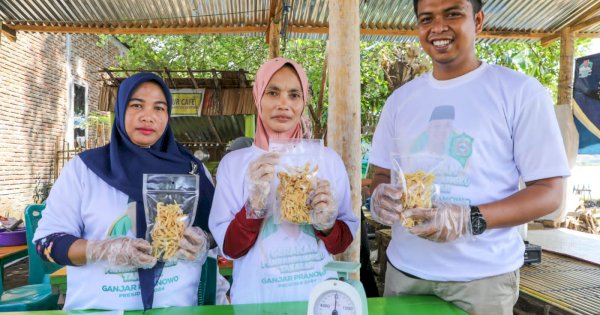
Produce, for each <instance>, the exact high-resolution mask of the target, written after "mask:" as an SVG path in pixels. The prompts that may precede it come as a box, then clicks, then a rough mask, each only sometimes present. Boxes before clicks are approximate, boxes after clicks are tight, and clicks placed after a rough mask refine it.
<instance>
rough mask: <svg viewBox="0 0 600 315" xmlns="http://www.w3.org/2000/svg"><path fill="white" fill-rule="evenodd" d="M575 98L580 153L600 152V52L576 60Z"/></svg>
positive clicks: (574, 106) (574, 112)
mask: <svg viewBox="0 0 600 315" xmlns="http://www.w3.org/2000/svg"><path fill="white" fill-rule="evenodd" d="M573 98H574V100H575V102H574V104H573V114H574V115H575V118H576V121H575V125H576V126H577V131H579V153H580V154H600V54H595V55H591V56H587V57H582V58H578V59H577V60H575V82H574V83H573Z"/></svg>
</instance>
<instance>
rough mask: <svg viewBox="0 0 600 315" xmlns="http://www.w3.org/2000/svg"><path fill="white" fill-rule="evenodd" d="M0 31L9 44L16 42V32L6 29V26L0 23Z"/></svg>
mask: <svg viewBox="0 0 600 315" xmlns="http://www.w3.org/2000/svg"><path fill="white" fill-rule="evenodd" d="M0 25H1V26H0V31H1V33H2V34H3V35H4V36H6V38H8V40H10V41H11V42H16V41H17V31H16V30H15V29H12V28H10V27H8V26H7V25H6V24H4V23H2V22H0Z"/></svg>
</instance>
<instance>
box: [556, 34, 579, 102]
mask: <svg viewBox="0 0 600 315" xmlns="http://www.w3.org/2000/svg"><path fill="white" fill-rule="evenodd" d="M574 50H575V36H573V32H571V28H569V27H566V28H564V29H563V30H562V31H561V34H560V73H559V76H558V102H557V104H558V105H568V106H571V102H572V100H573V68H574V67H573V51H574Z"/></svg>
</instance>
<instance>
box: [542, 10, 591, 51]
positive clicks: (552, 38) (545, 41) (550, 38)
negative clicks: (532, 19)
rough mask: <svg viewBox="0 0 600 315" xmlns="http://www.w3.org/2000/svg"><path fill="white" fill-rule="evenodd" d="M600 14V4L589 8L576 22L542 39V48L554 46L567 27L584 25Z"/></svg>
mask: <svg viewBox="0 0 600 315" xmlns="http://www.w3.org/2000/svg"><path fill="white" fill-rule="evenodd" d="M598 13H600V3H597V4H595V5H594V6H592V7H591V8H589V9H588V10H586V11H585V12H583V13H582V14H581V15H579V16H578V17H577V18H576V19H575V20H573V21H572V22H571V23H569V24H568V25H566V26H564V27H562V28H561V29H560V30H558V31H556V32H555V33H554V34H552V35H549V36H546V37H544V38H542V40H541V44H542V46H543V47H548V46H549V45H550V44H552V43H553V42H555V41H556V40H557V39H559V38H560V37H561V31H562V29H564V28H566V27H570V28H573V27H575V26H577V25H578V24H582V23H584V22H585V21H587V20H588V19H590V18H592V17H594V16H596V14H598Z"/></svg>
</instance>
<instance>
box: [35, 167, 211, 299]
mask: <svg viewBox="0 0 600 315" xmlns="http://www.w3.org/2000/svg"><path fill="white" fill-rule="evenodd" d="M128 200H129V197H128V196H127V195H126V194H124V193H123V192H121V191H119V190H117V189H115V188H114V187H112V186H110V185H108V184H107V183H106V182H105V181H103V180H102V179H101V178H100V177H98V176H97V175H96V174H95V173H93V172H92V171H91V170H90V169H89V168H88V167H87V166H86V165H85V164H84V163H83V161H82V160H81V158H79V157H75V158H74V159H73V160H71V161H70V162H69V163H67V165H65V167H64V168H63V169H62V171H61V175H60V177H59V178H58V180H57V181H56V183H55V184H54V187H52V192H51V194H50V196H49V198H48V200H47V202H46V209H45V210H44V212H43V215H42V220H40V222H39V226H38V228H37V230H36V232H35V235H34V240H38V239H41V238H43V237H45V236H48V235H50V234H53V233H60V232H63V233H68V234H71V235H74V236H77V237H81V238H83V239H87V240H102V239H106V238H108V237H109V235H111V234H112V235H115V233H116V234H117V235H126V236H128V237H132V238H133V237H135V234H134V233H133V232H132V231H131V230H129V231H127V232H125V231H123V230H121V231H117V229H118V227H122V226H124V225H123V224H120V223H122V222H123V220H124V219H125V220H126V219H127V218H126V217H127V208H128ZM133 209H135V207H133ZM132 221H133V222H135V221H134V220H132ZM125 225H126V224H125ZM132 225H133V226H135V223H133V224H132ZM201 268H202V265H201V264H200V262H188V261H176V262H173V263H168V264H165V267H164V269H163V271H162V275H161V276H160V279H159V280H158V284H157V285H156V288H155V294H154V304H153V308H161V307H168V306H191V305H196V304H197V302H198V297H197V292H198V284H199V282H200V274H201ZM67 274H68V277H67V287H68V288H69V290H68V292H67V297H66V301H65V306H64V309H66V310H75V309H118V310H140V309H143V304H142V298H141V291H140V286H139V281H138V273H137V269H132V268H115V267H109V266H108V265H107V264H106V263H94V264H88V265H84V266H78V267H74V266H67Z"/></svg>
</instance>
